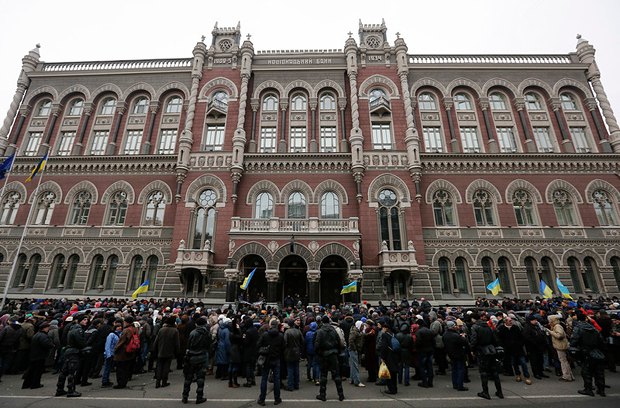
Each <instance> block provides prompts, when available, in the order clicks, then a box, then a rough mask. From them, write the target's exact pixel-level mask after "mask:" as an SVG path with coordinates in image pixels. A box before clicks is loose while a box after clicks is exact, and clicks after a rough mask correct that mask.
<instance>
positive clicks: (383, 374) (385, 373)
mask: <svg viewBox="0 0 620 408" xmlns="http://www.w3.org/2000/svg"><path fill="white" fill-rule="evenodd" d="M379 378H380V379H382V380H389V379H390V378H392V376H391V375H390V370H388V368H387V365H386V364H385V362H384V361H382V362H381V364H380V365H379Z"/></svg>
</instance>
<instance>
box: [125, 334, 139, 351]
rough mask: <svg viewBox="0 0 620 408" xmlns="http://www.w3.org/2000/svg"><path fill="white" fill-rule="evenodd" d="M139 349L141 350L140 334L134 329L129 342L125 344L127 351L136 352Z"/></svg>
mask: <svg viewBox="0 0 620 408" xmlns="http://www.w3.org/2000/svg"><path fill="white" fill-rule="evenodd" d="M138 350H140V335H139V334H138V331H137V330H135V329H134V330H133V334H132V335H131V339H130V340H129V343H127V345H126V346H125V353H135V352H136V351H138Z"/></svg>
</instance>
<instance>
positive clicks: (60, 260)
mask: <svg viewBox="0 0 620 408" xmlns="http://www.w3.org/2000/svg"><path fill="white" fill-rule="evenodd" d="M65 274H66V265H65V256H64V255H62V254H58V255H56V256H55V257H54V260H53V261H52V279H51V280H50V283H49V286H48V289H62V288H63V286H64V275H65ZM61 285H62V286H61Z"/></svg>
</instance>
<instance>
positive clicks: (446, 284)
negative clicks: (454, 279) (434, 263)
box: [438, 257, 452, 294]
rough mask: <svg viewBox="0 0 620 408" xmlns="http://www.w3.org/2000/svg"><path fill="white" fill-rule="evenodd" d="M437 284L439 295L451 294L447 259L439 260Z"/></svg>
mask: <svg viewBox="0 0 620 408" xmlns="http://www.w3.org/2000/svg"><path fill="white" fill-rule="evenodd" d="M438 266H439V284H440V286H441V293H444V294H451V293H452V283H451V279H450V261H449V260H448V258H445V257H444V258H439V265H438Z"/></svg>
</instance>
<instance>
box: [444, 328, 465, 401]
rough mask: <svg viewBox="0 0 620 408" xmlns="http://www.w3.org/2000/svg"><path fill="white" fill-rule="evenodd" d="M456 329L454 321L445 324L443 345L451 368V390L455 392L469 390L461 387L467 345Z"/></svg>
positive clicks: (462, 335) (463, 336)
mask: <svg viewBox="0 0 620 408" xmlns="http://www.w3.org/2000/svg"><path fill="white" fill-rule="evenodd" d="M458 329H459V328H458V326H457V325H456V323H455V322H454V321H451V320H450V321H448V322H446V332H445V333H444V334H443V345H444V349H445V351H446V354H447V355H448V357H450V364H451V366H452V388H454V389H455V390H457V391H468V390H469V388H467V387H465V386H463V382H464V380H465V360H466V359H467V346H468V343H467V339H466V338H465V335H464V334H460V333H459V332H458Z"/></svg>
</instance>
